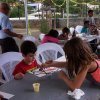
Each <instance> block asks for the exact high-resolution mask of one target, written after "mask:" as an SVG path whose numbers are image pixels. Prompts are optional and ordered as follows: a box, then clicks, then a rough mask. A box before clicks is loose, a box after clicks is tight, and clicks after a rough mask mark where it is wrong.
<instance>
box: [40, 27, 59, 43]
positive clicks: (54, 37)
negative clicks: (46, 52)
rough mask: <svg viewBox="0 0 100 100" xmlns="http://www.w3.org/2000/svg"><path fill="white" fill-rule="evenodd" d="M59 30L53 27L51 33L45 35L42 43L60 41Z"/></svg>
mask: <svg viewBox="0 0 100 100" xmlns="http://www.w3.org/2000/svg"><path fill="white" fill-rule="evenodd" d="M58 34H59V33H58V31H57V30H54V29H51V30H50V31H49V33H48V34H47V35H45V36H44V38H43V40H42V42H41V43H42V44H43V43H47V42H53V43H58Z"/></svg>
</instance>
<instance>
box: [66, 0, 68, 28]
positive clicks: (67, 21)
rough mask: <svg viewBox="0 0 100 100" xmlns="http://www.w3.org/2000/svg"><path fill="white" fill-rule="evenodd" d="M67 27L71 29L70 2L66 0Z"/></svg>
mask: <svg viewBox="0 0 100 100" xmlns="http://www.w3.org/2000/svg"><path fill="white" fill-rule="evenodd" d="M66 13H67V27H69V0H66Z"/></svg>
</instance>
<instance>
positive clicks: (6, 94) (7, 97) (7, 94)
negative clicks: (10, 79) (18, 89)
mask: <svg viewBox="0 0 100 100" xmlns="http://www.w3.org/2000/svg"><path fill="white" fill-rule="evenodd" d="M0 95H2V96H3V97H4V98H6V99H10V98H12V97H13V96H14V95H13V94H9V93H5V92H2V91H0Z"/></svg>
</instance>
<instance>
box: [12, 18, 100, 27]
mask: <svg viewBox="0 0 100 100" xmlns="http://www.w3.org/2000/svg"><path fill="white" fill-rule="evenodd" d="M95 21H96V25H97V26H98V27H99V28H100V18H95ZM53 22H54V21H53ZM11 23H12V25H13V27H14V28H25V20H11ZM56 23H57V24H56V26H57V28H62V27H65V26H66V25H67V20H66V19H57V20H56ZM77 25H83V18H70V19H69V27H72V26H73V27H75V26H77ZM53 26H54V25H53ZM29 27H30V28H39V27H40V21H39V20H29Z"/></svg>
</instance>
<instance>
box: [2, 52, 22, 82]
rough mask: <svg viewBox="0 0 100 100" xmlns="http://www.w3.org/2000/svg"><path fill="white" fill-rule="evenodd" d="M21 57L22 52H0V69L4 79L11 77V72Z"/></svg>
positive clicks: (8, 79) (10, 78)
mask: <svg viewBox="0 0 100 100" xmlns="http://www.w3.org/2000/svg"><path fill="white" fill-rule="evenodd" d="M22 59H23V57H22V54H21V53H18V52H7V53H4V54H0V69H1V71H2V73H3V75H4V78H5V80H6V81H10V80H12V79H13V75H12V72H13V70H14V68H15V66H16V65H17V64H18V63H19V62H20V61H21V60H22Z"/></svg>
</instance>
